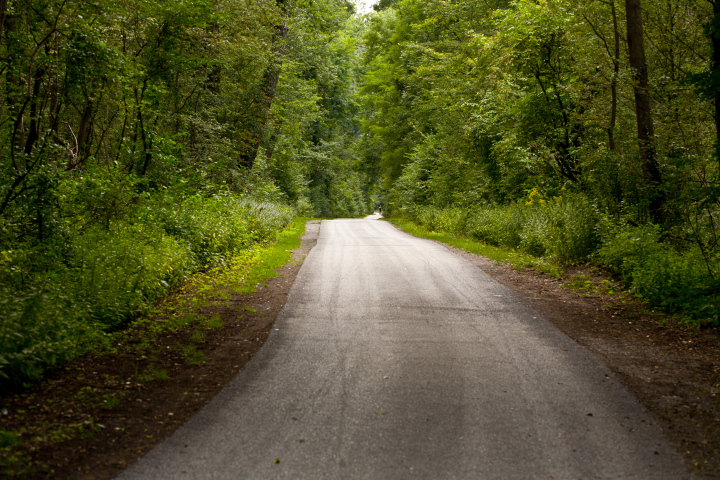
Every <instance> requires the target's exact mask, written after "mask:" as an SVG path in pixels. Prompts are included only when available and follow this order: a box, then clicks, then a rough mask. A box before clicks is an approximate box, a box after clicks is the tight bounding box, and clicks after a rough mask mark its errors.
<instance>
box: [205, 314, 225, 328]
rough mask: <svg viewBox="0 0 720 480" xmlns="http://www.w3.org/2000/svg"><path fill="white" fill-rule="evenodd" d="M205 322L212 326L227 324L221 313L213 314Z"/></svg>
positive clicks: (217, 326)
mask: <svg viewBox="0 0 720 480" xmlns="http://www.w3.org/2000/svg"><path fill="white" fill-rule="evenodd" d="M205 324H206V325H207V326H208V327H210V328H222V327H224V326H225V322H223V321H222V318H220V315H217V314H215V315H212V316H211V317H210V318H209V319H208V320H207V322H205Z"/></svg>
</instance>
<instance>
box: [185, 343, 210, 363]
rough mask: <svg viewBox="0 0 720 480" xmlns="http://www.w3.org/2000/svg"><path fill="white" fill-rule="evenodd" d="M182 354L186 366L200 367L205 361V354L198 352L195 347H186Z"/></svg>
mask: <svg viewBox="0 0 720 480" xmlns="http://www.w3.org/2000/svg"><path fill="white" fill-rule="evenodd" d="M183 353H184V354H185V363H187V364H188V365H200V364H201V363H202V362H204V361H205V360H207V357H206V356H205V354H204V353H202V352H201V351H200V350H198V349H197V347H196V346H195V345H188V346H187V347H185V350H183Z"/></svg>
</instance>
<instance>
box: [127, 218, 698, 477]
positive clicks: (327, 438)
mask: <svg viewBox="0 0 720 480" xmlns="http://www.w3.org/2000/svg"><path fill="white" fill-rule="evenodd" d="M119 478H121V479H122V480H131V479H184V478H193V479H216V478H217V479H404V478H418V479H488V480H493V479H553V478H555V479H630V478H633V479H635V478H637V479H652V480H658V479H670V478H672V479H677V478H689V477H688V476H687V474H686V473H685V471H684V468H683V464H682V461H681V459H680V457H679V456H678V455H677V454H676V453H675V452H674V450H673V449H672V448H671V447H670V446H669V444H668V443H667V442H666V441H665V440H664V438H663V437H662V434H661V431H660V429H659V427H658V426H657V425H656V424H655V423H654V422H653V421H652V420H651V419H650V417H649V416H648V414H647V413H646V412H645V410H644V409H643V408H642V406H640V405H639V404H638V403H637V401H636V400H635V399H634V398H632V397H631V396H630V394H629V393H628V392H627V391H626V390H625V389H624V388H623V387H622V385H621V384H620V382H619V381H618V380H617V379H616V378H615V377H614V375H613V374H612V373H611V372H610V371H609V370H608V369H607V368H605V367H604V366H602V365H601V364H600V363H599V361H598V360H596V359H595V358H594V357H593V356H591V355H590V354H589V353H588V352H586V351H585V350H584V349H583V348H582V347H580V346H579V345H577V344H576V343H574V342H573V341H572V340H570V339H569V338H568V337H566V336H565V335H564V334H562V333H561V332H560V331H558V330H557V329H556V328H555V327H554V326H552V325H551V324H550V323H548V322H547V321H545V320H543V319H542V318H541V317H540V316H539V315H538V314H537V313H536V312H534V311H533V310H532V309H531V308H530V307H528V306H527V305H525V304H524V303H523V302H522V301H521V300H520V299H518V298H517V297H516V296H514V295H513V294H512V293H511V292H510V291H509V290H507V289H506V288H504V287H503V286H501V285H499V284H498V283H496V282H494V281H493V280H492V279H490V278H489V277H488V276H487V275H486V274H485V273H483V272H482V271H481V270H480V269H478V268H477V267H475V266H473V265H471V264H470V263H468V262H467V261H465V260H464V259H462V258H460V257H458V256H456V255H455V254H453V253H452V252H450V251H449V250H447V249H445V248H444V247H442V246H441V245H438V244H436V243H434V242H430V241H427V240H422V239H416V238H413V237H411V236H409V235H406V234H404V233H402V232H399V231H398V230H396V229H395V228H394V227H393V226H392V225H390V224H388V223H386V222H382V221H378V220H376V219H374V218H368V219H365V220H332V221H324V222H322V225H321V229H320V236H319V238H318V243H317V246H316V247H315V248H314V249H313V250H312V251H311V252H310V254H309V255H308V257H307V259H306V260H305V263H304V264H303V266H302V269H301V270H300V273H299V275H298V278H297V280H296V282H295V284H294V285H293V288H292V291H291V293H290V297H289V300H288V303H287V304H286V306H285V308H284V309H283V311H282V312H281V313H280V316H279V317H278V319H277V321H276V324H275V327H274V330H273V332H272V334H271V335H270V337H269V339H268V341H267V343H266V344H265V345H264V346H263V348H262V349H261V350H260V352H259V353H258V354H257V355H256V357H255V358H254V359H253V360H252V361H251V362H250V363H248V365H247V366H246V367H245V368H244V369H243V370H242V371H241V372H240V373H238V375H237V377H236V378H235V379H234V380H233V381H232V382H231V383H230V385H229V386H228V387H227V388H225V389H224V390H223V391H222V392H221V393H220V394H219V395H218V396H217V397H215V399H214V400H213V401H212V402H211V403H210V404H208V405H207V406H206V407H205V408H204V409H202V410H200V411H199V412H198V414H197V415H196V416H195V417H194V418H193V419H192V420H191V421H190V422H188V423H187V424H185V425H184V426H183V427H181V428H180V429H179V430H178V431H177V432H176V433H175V434H174V435H173V436H172V437H171V438H169V439H168V440H166V441H165V442H164V443H162V444H160V445H159V446H158V447H156V448H155V449H154V450H153V451H151V452H150V453H149V454H147V455H146V456H145V457H144V458H142V459H141V460H140V461H139V462H138V463H137V464H136V465H135V466H133V467H131V468H130V469H129V470H127V471H126V472H125V473H124V474H122V475H121V476H120V477H119Z"/></svg>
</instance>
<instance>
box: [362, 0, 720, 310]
mask: <svg viewBox="0 0 720 480" xmlns="http://www.w3.org/2000/svg"><path fill="white" fill-rule="evenodd" d="M642 4H643V5H642V6H643V13H644V15H643V19H644V20H643V22H644V26H643V28H644V31H645V36H646V38H647V43H646V48H645V52H644V54H645V58H646V61H647V73H648V75H649V92H648V93H649V95H650V96H651V98H652V102H651V103H652V111H651V112H649V113H648V115H651V116H652V121H653V122H652V123H654V128H655V135H654V137H652V140H653V142H654V143H655V157H656V158H655V160H657V165H658V169H659V171H658V172H651V171H649V170H648V169H649V168H650V167H649V165H650V166H653V165H654V163H653V162H650V161H649V160H647V159H644V157H643V155H645V153H644V152H646V151H647V149H646V148H645V147H643V149H642V150H641V149H640V143H641V142H640V137H639V136H638V130H637V129H636V128H635V127H636V110H635V93H636V92H635V86H636V85H635V83H634V82H635V80H634V78H635V73H636V70H634V69H632V68H630V63H629V58H628V46H627V41H626V39H627V38H628V35H629V33H628V25H626V15H625V13H626V12H625V5H624V3H623V2H618V1H616V0H610V1H602V2H599V1H591V2H577V1H575V0H541V1H535V0H532V1H531V0H515V1H513V2H502V1H497V2H487V1H482V2H480V1H470V2H460V3H458V2H454V1H452V0H436V1H432V2H430V3H428V2H421V1H419V0H400V1H397V2H389V3H384V4H382V6H381V7H378V9H377V13H376V14H374V15H373V16H372V17H371V18H370V19H369V21H368V29H367V31H366V33H365V37H364V39H365V44H366V50H365V51H364V61H365V64H366V66H367V71H366V75H365V82H364V85H363V87H362V89H361V93H362V101H363V106H364V111H363V123H362V128H363V131H364V133H365V135H366V136H367V137H368V138H364V139H363V140H362V142H360V143H359V145H360V148H362V149H363V153H362V154H363V155H364V156H365V157H367V158H371V159H373V161H374V162H375V164H376V165H377V171H378V175H379V176H380V177H381V179H382V182H383V186H384V187H386V188H388V190H389V192H391V195H389V199H390V204H389V205H386V206H385V209H384V212H385V213H389V214H391V215H399V216H404V217H407V218H411V219H415V220H417V221H419V222H421V223H422V224H424V225H426V226H428V228H430V229H432V230H436V231H444V232H451V233H458V234H462V235H468V236H471V237H473V238H476V239H478V240H481V241H483V242H487V243H488V244H491V245H504V246H508V247H511V248H515V249H519V250H521V251H523V252H527V253H531V254H533V255H540V256H547V257H551V258H554V259H557V260H561V261H563V262H569V263H578V262H587V261H594V260H596V259H598V258H605V257H602V256H600V257H597V256H596V254H597V252H598V251H599V250H601V251H603V252H609V251H610V250H608V249H611V250H612V251H613V252H614V253H613V256H612V258H613V259H621V258H626V257H627V259H628V260H627V261H628V262H630V263H632V262H636V260H632V261H631V259H633V258H636V254H635V253H634V252H635V251H634V250H633V248H631V247H632V244H631V243H629V242H624V243H623V242H621V243H616V242H617V240H616V239H612V238H611V237H609V236H608V234H607V231H613V232H615V235H616V236H619V237H618V238H624V237H622V235H621V234H623V232H635V231H636V230H635V229H637V228H639V229H642V228H651V227H650V226H649V225H651V221H654V222H655V223H656V224H657V225H656V227H652V228H658V229H659V230H658V231H659V233H658V235H656V236H655V237H653V240H652V242H651V244H652V245H654V247H653V248H655V250H653V252H654V253H652V255H650V257H652V259H653V260H652V262H651V263H647V264H645V263H642V265H643V266H638V265H640V264H637V265H636V266H634V267H627V268H624V269H623V270H622V271H623V272H626V271H627V272H632V273H623V275H626V277H627V280H628V281H629V282H632V285H634V287H633V288H634V289H635V290H636V292H637V293H639V294H641V295H642V296H643V297H645V298H647V299H648V301H650V302H651V304H652V305H655V306H657V307H658V308H663V309H666V310H668V311H673V312H684V313H683V314H685V315H686V316H688V318H692V319H694V321H706V320H707V319H708V318H712V315H717V314H716V313H711V311H714V310H713V309H714V308H716V307H713V306H712V305H717V300H716V297H715V295H716V294H715V290H716V289H717V284H716V283H714V282H715V280H714V279H716V278H718V271H717V259H718V255H720V243H719V242H718V236H717V231H718V225H717V220H716V219H717V218H718V215H720V202H718V195H717V191H718V182H719V181H720V170H718V168H719V167H720V162H718V153H717V150H716V144H717V135H720V133H718V132H720V130H718V129H717V128H718V127H717V126H718V125H720V116H719V115H720V113H718V112H720V110H717V108H715V107H716V105H720V104H718V103H717V102H716V100H717V98H718V96H717V95H716V94H717V91H716V90H717V89H716V88H715V86H714V84H715V83H717V82H716V81H715V80H717V79H716V78H715V77H716V76H717V71H718V60H717V59H718V58H720V56H718V55H717V52H718V51H720V43H718V40H717V39H716V38H715V37H716V36H717V35H713V32H715V30H717V29H716V28H715V27H716V25H715V23H717V21H716V20H717V16H718V14H717V12H716V11H714V8H715V6H713V4H712V3H705V4H700V3H697V2H689V1H686V0H671V1H663V2H658V1H655V0H643V2H642ZM629 27H630V28H631V30H632V29H633V28H637V25H630V26H629ZM713 82H714V83H713ZM688 85H694V86H695V87H697V88H688ZM643 138H644V137H643ZM645 156H647V155H645ZM660 205H661V207H659V206H660ZM613 225H615V227H613ZM618 225H619V227H618ZM628 235H634V233H628ZM614 242H615V243H614ZM625 248H627V249H628V250H627V252H624V250H623V249H625ZM650 257H649V258H650ZM608 258H609V257H608ZM637 258H640V257H637ZM603 261H605V260H603ZM615 261H616V260H613V262H615ZM617 261H620V260H617ZM639 261H640V260H637V262H639ZM632 264H633V265H635V263H632ZM618 268H619V267H618ZM617 271H620V270H617ZM663 276H667V277H668V280H662V278H663ZM682 276H684V277H686V278H687V279H688V280H687V281H684V280H682V279H681V277H682ZM675 279H676V280H675ZM713 288H714V289H715V290H713ZM713 302H714V303H713ZM703 309H704V310H703ZM701 312H704V313H701Z"/></svg>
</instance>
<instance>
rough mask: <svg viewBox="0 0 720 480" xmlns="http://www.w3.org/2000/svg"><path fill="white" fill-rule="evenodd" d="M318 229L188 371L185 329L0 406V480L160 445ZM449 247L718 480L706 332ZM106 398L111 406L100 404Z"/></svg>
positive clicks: (64, 373) (245, 353)
mask: <svg viewBox="0 0 720 480" xmlns="http://www.w3.org/2000/svg"><path fill="white" fill-rule="evenodd" d="M318 230H319V225H317V223H313V224H309V225H308V228H307V230H306V235H305V237H304V238H303V242H302V245H301V247H300V248H299V249H297V250H295V251H294V255H293V260H292V261H291V262H290V263H289V264H288V265H286V266H285V267H283V268H282V269H281V270H280V271H279V272H278V273H279V274H280V276H278V277H277V278H273V279H270V280H268V281H267V282H265V283H264V284H263V285H260V286H259V288H258V290H257V292H255V293H250V294H243V295H234V296H233V297H232V299H231V301H230V302H228V303H227V304H226V305H225V306H223V307H222V308H220V307H212V309H213V312H208V313H213V314H217V315H219V316H220V317H221V319H222V320H223V323H224V326H223V327H222V328H214V329H213V328H208V329H205V330H203V332H202V333H203V336H204V339H203V341H202V342H201V343H200V350H201V352H202V354H203V355H204V357H205V358H204V361H201V362H198V363H199V364H197V365H191V364H188V362H187V358H188V356H187V351H186V348H187V346H189V345H197V344H199V342H198V338H197V336H193V335H197V330H194V331H193V330H191V329H185V330H183V329H180V330H178V331H176V332H174V333H168V334H165V335H164V336H162V337H161V338H160V340H159V341H158V342H157V347H158V348H156V349H155V351H156V352H157V354H156V355H154V357H153V358H144V356H143V357H138V356H137V355H136V354H134V353H132V352H133V350H132V349H128V350H127V351H126V352H125V353H123V352H124V350H123V349H122V348H120V349H119V350H118V352H119V353H117V354H114V355H98V354H95V355H87V356H85V357H83V358H81V359H79V360H77V361H75V362H72V363H70V364H68V365H67V366H66V367H65V368H63V369H62V370H58V371H56V372H55V373H54V374H53V375H52V376H51V377H50V378H48V379H46V380H44V381H43V382H41V383H39V384H37V385H35V386H34V387H32V389H30V390H29V391H25V392H16V393H15V394H11V395H6V396H5V397H4V398H1V399H0V430H5V431H24V432H28V433H29V432H34V433H33V435H32V437H33V438H26V437H27V435H24V436H23V437H22V440H23V441H22V444H21V445H20V446H19V447H17V448H14V449H12V450H6V452H12V455H13V456H14V457H15V458H14V463H13V462H5V463H3V462H0V477H2V476H3V475H4V476H5V477H6V478H18V477H22V478H77V479H109V478H113V477H114V476H115V475H117V474H118V473H119V472H121V471H122V470H123V469H125V468H127V467H128V466H129V465H131V464H133V463H134V462H135V461H137V459H138V458H139V457H141V456H142V455H143V454H144V453H146V452H147V451H149V450H150V449H151V448H152V447H153V446H155V445H156V444H158V443H159V442H161V441H162V440H163V439H165V438H167V437H168V436H169V435H170V434H172V433H173V432H174V431H175V429H177V427H178V426H180V425H181V424H183V423H184V422H185V421H187V420H188V419H189V418H190V417H191V416H192V415H193V414H194V413H195V411H197V410H198V409H199V408H200V407H202V406H203V405H205V404H206V403H207V402H209V401H210V400H211V399H212V397H213V396H214V395H215V394H216V393H217V392H218V391H219V390H220V389H222V388H223V387H224V386H225V385H226V384H227V383H228V382H229V381H230V380H231V379H232V378H233V376H234V375H235V374H236V373H237V371H238V370H239V369H241V368H242V367H243V365H244V364H245V363H247V361H248V360H250V358H252V356H253V355H254V354H255V353H256V352H257V351H258V350H259V348H260V347H261V346H262V344H263V342H264V341H265V339H266V338H267V336H268V334H269V332H270V329H271V327H272V323H273V322H274V320H275V317H276V316H277V314H278V313H279V312H280V310H281V308H282V306H283V305H284V304H285V301H286V298H287V295H288V293H289V291H290V287H291V286H292V283H293V281H294V279H295V276H296V275H297V273H298V271H299V269H300V265H301V263H302V261H303V259H304V258H305V256H306V255H307V253H308V252H309V251H310V249H311V248H312V247H313V246H314V245H315V240H316V238H317V233H318ZM448 248H451V247H448ZM451 249H452V248H451ZM452 250H454V251H455V252H456V253H458V254H459V255H462V256H463V257H465V258H467V259H468V260H470V261H471V262H473V263H474V264H476V265H477V266H478V267H480V268H481V269H483V270H484V271H485V272H486V273H488V274H489V275H490V276H492V277H493V278H494V279H495V280H497V281H499V282H500V283H502V284H503V285H505V286H507V287H508V288H510V289H511V290H513V291H514V292H516V293H517V294H518V295H519V296H521V297H523V298H524V299H526V300H527V301H528V302H529V303H530V304H531V305H532V306H533V307H534V308H535V309H536V310H538V312H539V313H540V314H541V315H542V316H543V317H544V318H546V319H548V320H549V321H551V322H553V323H554V324H555V325H556V326H557V327H558V328H559V329H560V330H562V331H563V332H565V333H566V334H567V335H568V336H570V337H571V338H573V339H574V340H576V341H577V342H578V343H580V344H581V345H583V346H585V347H586V348H588V349H589V350H590V351H591V352H592V353H593V354H595V355H596V356H597V357H598V358H600V360H602V361H603V362H604V363H605V364H606V365H607V366H608V367H609V368H611V369H612V370H613V371H614V372H616V373H617V374H618V375H619V376H620V378H621V379H622V380H623V382H624V383H625V385H626V386H627V388H628V389H629V390H630V391H631V392H632V393H633V394H634V395H635V396H636V397H637V398H638V399H639V400H640V402H641V403H643V404H644V405H645V407H646V408H647V409H648V411H649V412H650V414H651V415H652V416H653V417H654V418H655V420H656V421H657V423H658V424H659V425H660V426H661V427H662V428H663V430H664V431H665V434H666V435H667V437H668V438H669V440H670V441H671V442H673V443H674V444H675V445H676V446H677V448H678V450H679V451H680V452H681V453H682V454H683V455H684V457H685V459H686V462H687V466H688V469H689V470H694V471H695V472H696V473H698V474H699V475H700V476H702V477H708V478H720V334H719V332H718V331H717V330H700V329H698V328H696V327H690V326H682V325H677V324H676V323H672V322H670V319H669V318H668V317H666V316H662V315H659V314H654V313H652V312H647V311H646V310H645V308H644V306H643V305H642V304H641V303H640V302H638V301H637V300H633V299H631V298H630V297H628V296H627V295H625V294H622V293H618V292H616V291H614V290H615V289H614V287H613V288H608V287H607V286H608V285H615V284H614V283H608V282H609V281H610V280H611V279H609V278H608V277H607V276H603V275H601V274H600V273H598V272H597V271H596V270H594V269H592V268H589V267H583V268H572V269H569V270H568V271H567V272H566V274H565V276H564V278H563V279H561V280H558V279H554V278H551V277H548V276H546V275H543V274H541V273H538V272H536V271H533V270H526V271H517V270H514V269H512V268H510V267H508V266H505V265H497V264H495V263H493V262H490V261H488V260H487V259H485V258H483V257H479V256H476V255H473V254H470V253H467V252H464V251H461V250H457V249H452ZM578 287H580V288H578ZM129 341H130V342H132V341H134V340H132V339H130V340H129ZM137 341H139V339H138V340H137ZM121 347H122V346H121ZM150 362H152V365H153V367H154V368H157V369H163V370H165V371H166V372H167V377H168V378H167V379H152V380H146V381H144V382H141V381H138V379H139V378H142V377H140V376H139V375H138V372H144V371H147V369H148V366H149V365H150ZM109 398H118V399H119V402H118V401H117V400H113V401H114V402H117V404H115V403H111V404H108V399H109ZM37 432H48V433H47V435H42V434H39V435H38V434H37ZM11 460H13V459H11ZM18 465H22V468H19V467H18ZM3 468H4V470H3ZM23 472H24V473H23Z"/></svg>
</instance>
